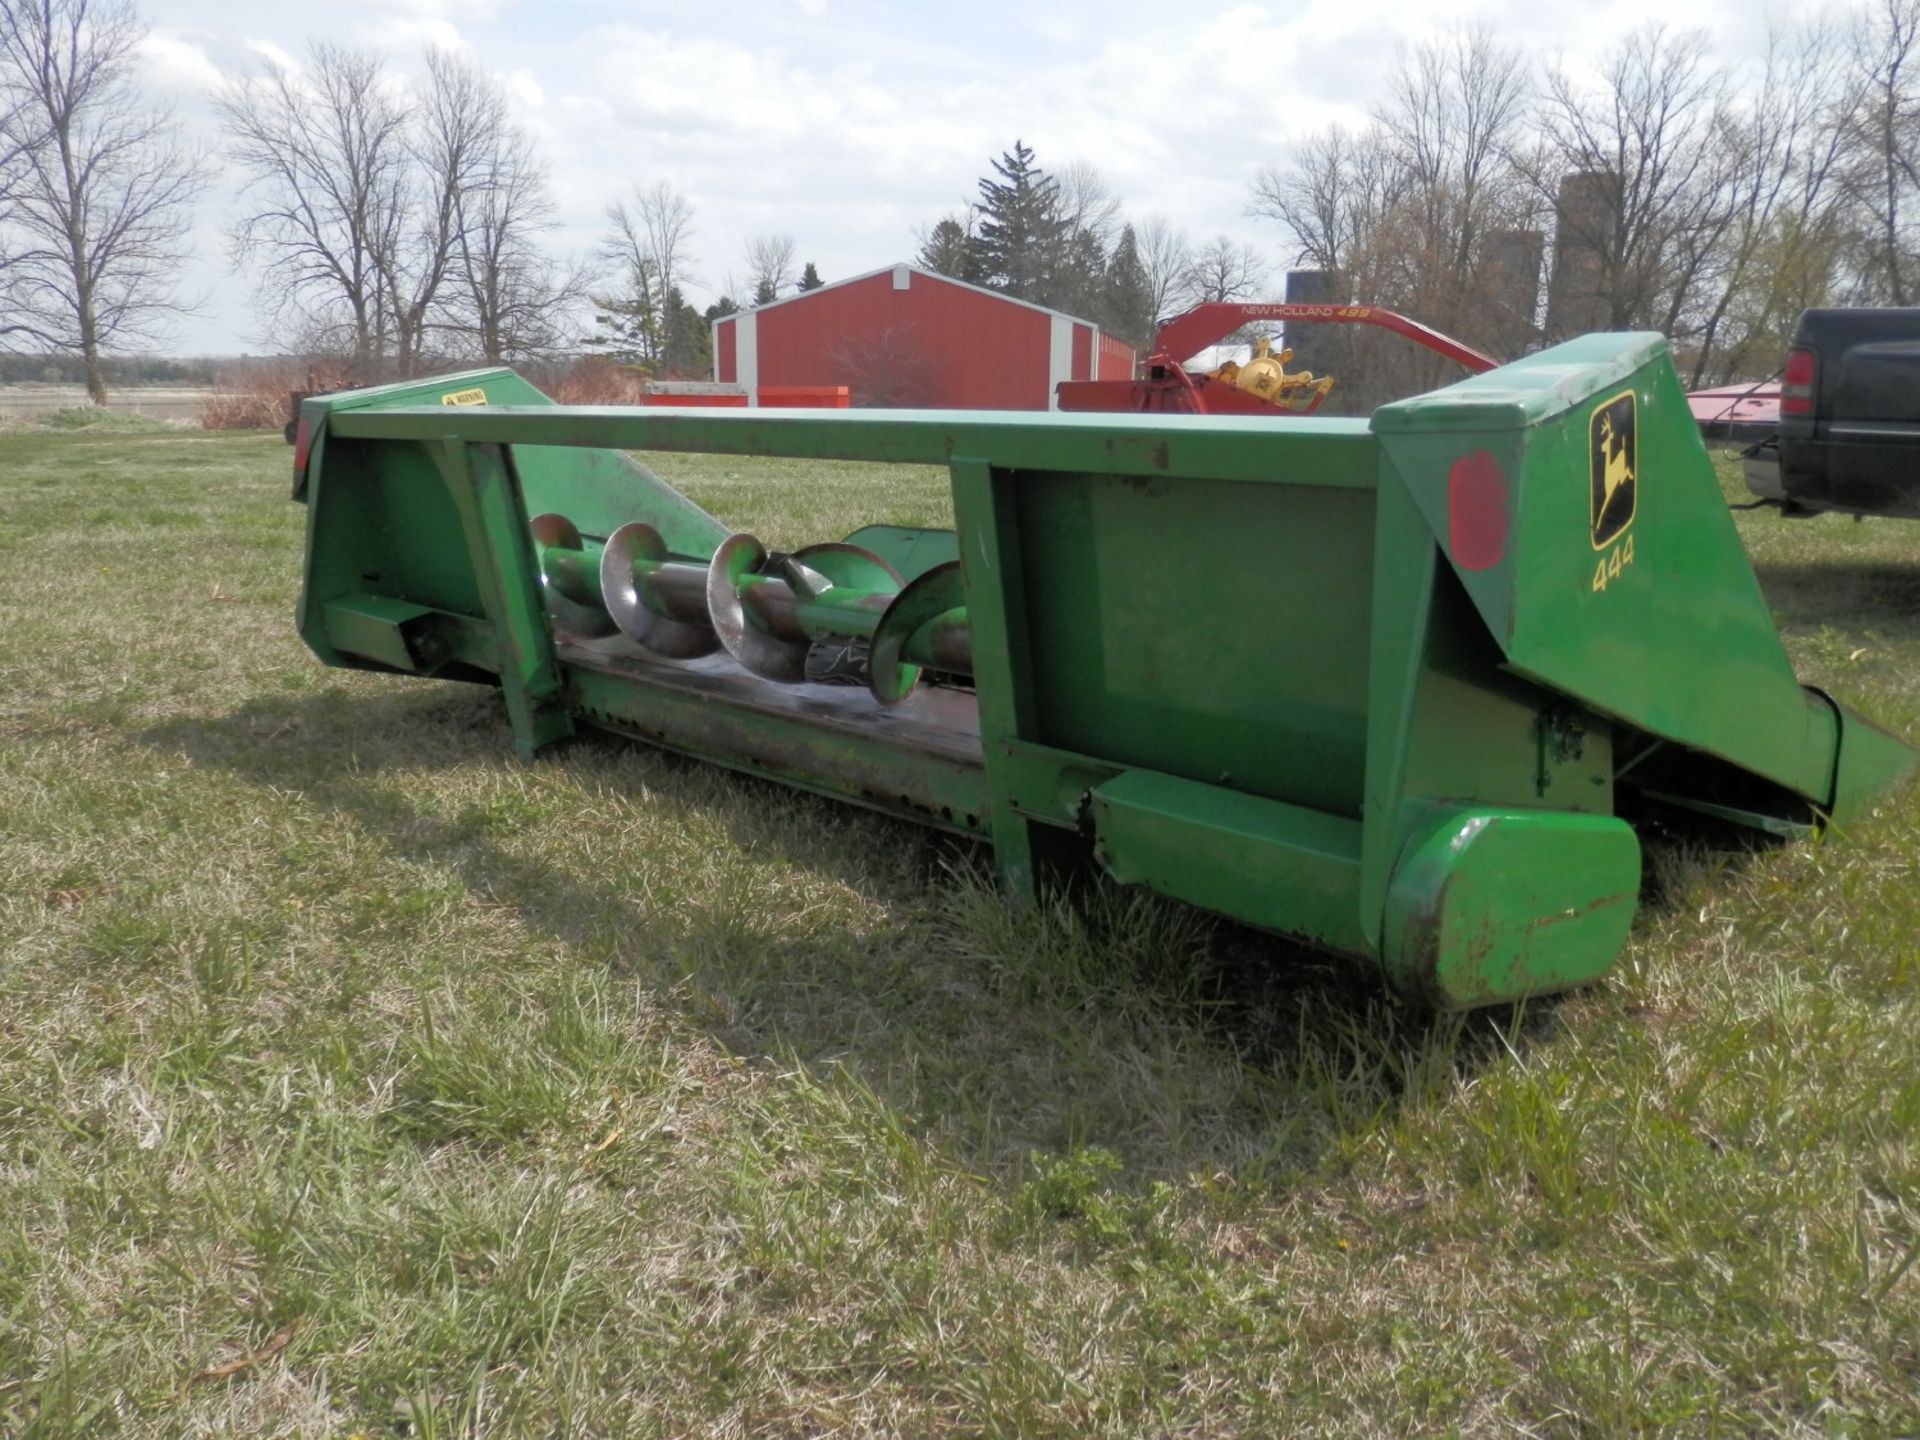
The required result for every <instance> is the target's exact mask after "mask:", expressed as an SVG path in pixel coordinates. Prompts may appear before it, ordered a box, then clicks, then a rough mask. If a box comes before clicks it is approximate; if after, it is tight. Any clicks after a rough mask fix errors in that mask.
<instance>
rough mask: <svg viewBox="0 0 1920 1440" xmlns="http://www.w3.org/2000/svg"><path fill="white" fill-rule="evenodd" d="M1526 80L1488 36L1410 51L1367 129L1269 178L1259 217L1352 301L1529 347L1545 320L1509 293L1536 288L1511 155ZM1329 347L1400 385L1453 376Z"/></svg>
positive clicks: (1316, 146) (1456, 36) (1339, 136)
mask: <svg viewBox="0 0 1920 1440" xmlns="http://www.w3.org/2000/svg"><path fill="white" fill-rule="evenodd" d="M1523 74H1524V72H1523V67H1522V65H1521V57H1520V55H1519V52H1518V51H1516V50H1513V49H1511V48H1509V47H1506V46H1504V45H1501V44H1500V43H1499V42H1497V41H1496V40H1495V39H1494V37H1493V36H1492V34H1491V32H1489V31H1487V30H1486V29H1484V28H1472V29H1465V30H1458V31H1455V32H1452V33H1451V34H1448V35H1445V36H1443V37H1441V38H1440V39H1438V40H1435V41H1432V42H1429V43H1427V44H1424V45H1422V46H1420V47H1418V48H1417V49H1415V50H1413V51H1412V52H1410V53H1407V54H1403V55H1402V56H1401V58H1400V60H1399V62H1398V63H1397V64H1396V65H1395V67H1394V68H1393V70H1392V71H1391V72H1390V73H1389V75H1388V82H1387V93H1386V95H1385V97H1384V98H1383V100H1382V102H1381V103H1380V105H1379V106H1378V107H1377V108H1376V109H1375V111H1374V114H1373V118H1372V120H1371V122H1370V123H1369V124H1368V126H1367V127H1366V128H1365V129H1363V130H1360V131H1357V132H1356V131H1350V130H1346V129H1342V128H1339V127H1335V128H1333V129H1329V130H1325V131H1322V132H1321V133H1319V134H1317V135H1314V136H1312V137H1310V138H1309V139H1308V140H1307V141H1306V142H1305V143H1304V144H1302V145H1301V146H1300V148H1299V149H1298V151H1296V153H1295V154H1294V156H1293V157H1292V160H1291V162H1290V163H1289V164H1287V165H1285V166H1269V167H1267V168H1266V169H1264V170H1262V171H1261V172H1260V173H1259V175H1258V176H1257V177H1256V178H1255V181H1254V187H1253V197H1252V205H1251V207H1250V208H1251V210H1252V213H1254V214H1256V215H1263V216H1267V217H1269V218H1272V219H1275V220H1278V221H1279V222H1280V223H1281V225H1283V226H1284V227H1285V228H1286V229H1287V230H1288V231H1289V232H1290V233H1291V235H1292V237H1293V241H1294V244H1295V246H1296V247H1297V248H1296V252H1295V253H1296V254H1297V255H1298V257H1299V258H1300V259H1301V260H1304V261H1306V262H1307V263H1308V264H1310V265H1312V266H1313V267H1315V268H1318V269H1322V270H1330V271H1334V272H1337V273H1338V274H1340V275H1341V276H1342V277H1343V284H1344V285H1345V287H1346V288H1347V289H1348V291H1349V293H1351V294H1353V295H1355V296H1357V297H1361V298H1364V299H1365V300H1367V301H1368V302H1371V303H1375V304H1382V305H1391V306H1394V307H1396V308H1398V309H1403V310H1406V311H1408V312H1410V313H1412V314H1414V315H1416V316H1418V317H1420V318H1421V319H1424V320H1426V321H1428V322H1429V323H1431V324H1435V325H1438V326H1441V327H1442V328H1444V329H1447V330H1450V331H1453V332H1455V333H1458V334H1461V335H1462V336H1464V337H1465V338H1468V339H1471V340H1476V341H1478V342H1479V343H1481V344H1483V345H1487V346H1489V347H1490V348H1494V349H1504V350H1512V349H1515V348H1518V344H1519V343H1523V342H1524V339H1525V337H1526V336H1527V335H1528V334H1530V333H1531V329H1532V325H1533V312H1534V305H1533V302H1532V298H1531V296H1521V297H1513V296H1510V295H1509V294H1508V293H1507V292H1508V291H1509V290H1512V289H1514V288H1515V287H1516V284H1517V285H1518V287H1519V288H1521V289H1522V290H1524V288H1525V276H1524V274H1522V275H1518V276H1516V275H1515V274H1514V272H1515V270H1516V269H1519V270H1524V268H1525V267H1524V265H1520V266H1516V265H1515V263H1514V261H1515V258H1516V256H1518V255H1522V254H1524V251H1525V248H1526V242H1525V240H1524V238H1521V237H1522V232H1524V231H1525V229H1526V227H1527V224H1528V222H1529V220H1530V218H1531V213H1532V209H1533V203H1534V202H1533V199H1532V196H1531V194H1530V192H1529V191H1528V189H1527V187H1526V186H1525V184H1524V183H1523V181H1522V179H1521V177H1520V176H1519V175H1518V174H1517V173H1516V172H1515V170H1514V167H1513V166H1512V164H1511V162H1510V161H1509V159H1508V155H1509V153H1510V151H1511V150H1512V148H1513V146H1514V144H1515V141H1516V138H1517V135H1518V132H1519V129H1520V124H1521V117H1522V115H1523V113H1524V109H1525V105H1526V101H1527V90H1526V87H1525V84H1524V80H1523ZM1516 242H1517V243H1518V246H1519V248H1518V249H1516ZM1324 338H1325V339H1326V341H1327V343H1328V344H1332V345H1335V346H1336V348H1342V349H1345V350H1351V351H1352V352H1353V356H1352V358H1355V359H1359V360H1362V361H1363V362H1364V363H1365V365H1366V367H1367V368H1368V369H1369V371H1370V372H1372V373H1375V374H1377V375H1379V376H1380V377H1381V378H1382V379H1383V381H1389V382H1390V385H1391V387H1392V388H1398V387H1401V386H1403V385H1408V384H1418V383H1425V382H1428V381H1431V382H1433V383H1438V381H1439V380H1440V379H1442V378H1444V376H1443V373H1442V372H1441V371H1439V370H1437V369H1435V370H1433V371H1432V373H1431V374H1429V373H1428V371H1427V369H1423V368H1421V367H1420V366H1419V365H1418V364H1416V363H1415V362H1417V361H1418V359H1419V357H1414V356H1408V355H1398V356H1396V355H1395V353H1394V350H1393V349H1392V348H1391V347H1382V346H1377V345H1374V344H1372V343H1370V341H1368V340H1364V339H1359V338H1357V337H1324ZM1349 342H1351V343H1349ZM1322 348H1324V347H1323V346H1322V345H1321V344H1320V343H1319V341H1318V340H1316V349H1317V350H1318V349H1322ZM1342 363H1348V362H1346V361H1343V362H1342ZM1409 367H1411V368H1409ZM1389 371H1392V372H1394V373H1392V374H1391V375H1389V374H1388V372H1389ZM1344 393H1348V394H1350V393H1351V391H1348V392H1344Z"/></svg>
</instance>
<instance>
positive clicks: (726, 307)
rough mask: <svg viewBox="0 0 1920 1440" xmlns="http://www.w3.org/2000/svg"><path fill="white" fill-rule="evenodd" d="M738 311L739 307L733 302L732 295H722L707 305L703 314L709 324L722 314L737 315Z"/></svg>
mask: <svg viewBox="0 0 1920 1440" xmlns="http://www.w3.org/2000/svg"><path fill="white" fill-rule="evenodd" d="M739 312H740V307H739V306H738V305H737V304H735V303H734V299H733V297H732V296H731V295H722V296H721V297H720V298H719V299H718V300H716V301H714V302H713V303H712V304H711V305H709V306H707V308H706V311H705V314H706V317H707V323H708V324H709V325H711V324H712V323H713V322H714V321H716V320H718V319H719V318H720V317H721V316H723V315H737V314H738V313H739Z"/></svg>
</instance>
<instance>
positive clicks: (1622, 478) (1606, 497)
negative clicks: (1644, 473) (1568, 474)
mask: <svg viewBox="0 0 1920 1440" xmlns="http://www.w3.org/2000/svg"><path fill="white" fill-rule="evenodd" d="M1600 454H1601V456H1602V457H1603V460H1602V465H1601V471H1600V509H1601V512H1602V513H1603V514H1604V513H1605V511H1606V509H1607V507H1608V506H1609V505H1611V504H1613V497H1614V492H1615V491H1617V490H1619V488H1620V487H1621V486H1622V485H1625V484H1627V483H1629V482H1630V481H1631V480H1632V479H1633V463H1632V461H1630V460H1629V459H1628V458H1627V444H1626V437H1625V436H1622V435H1616V434H1614V433H1613V416H1612V415H1611V414H1609V413H1608V412H1606V411H1602V412H1601V414H1600Z"/></svg>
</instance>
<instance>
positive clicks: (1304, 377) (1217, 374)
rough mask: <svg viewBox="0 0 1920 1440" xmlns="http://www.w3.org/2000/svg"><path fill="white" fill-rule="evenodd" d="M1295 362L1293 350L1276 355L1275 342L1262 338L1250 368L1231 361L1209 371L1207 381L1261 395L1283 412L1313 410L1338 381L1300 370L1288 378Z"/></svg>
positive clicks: (1256, 342) (1328, 376) (1257, 343)
mask: <svg viewBox="0 0 1920 1440" xmlns="http://www.w3.org/2000/svg"><path fill="white" fill-rule="evenodd" d="M1292 358H1293V351H1292V350H1291V349H1287V350H1282V351H1281V352H1280V353H1279V354H1278V355H1275V354H1274V353H1273V342H1272V341H1271V340H1270V339H1268V338H1267V337H1266V336H1265V335H1262V336H1261V337H1260V338H1259V339H1258V340H1256V341H1255V342H1254V347H1253V356H1252V358H1251V359H1249V360H1248V361H1247V363H1246V364H1244V365H1242V364H1240V363H1239V362H1237V361H1233V360H1229V361H1228V362H1227V363H1226V364H1224V365H1222V366H1221V367H1220V368H1219V369H1217V370H1211V371H1208V372H1207V378H1208V379H1210V380H1218V381H1220V382H1222V383H1223V384H1227V385H1231V386H1233V387H1234V388H1235V389H1237V390H1245V391H1247V392H1248V393H1249V394H1252V395H1258V396H1259V397H1260V398H1261V399H1262V400H1265V401H1266V402H1267V403H1268V404H1270V405H1277V406H1279V407H1280V408H1281V409H1282V410H1308V409H1312V408H1313V407H1315V406H1317V405H1318V404H1319V403H1320V402H1321V401H1322V400H1324V399H1325V398H1326V396H1327V392H1328V391H1330V390H1332V389H1333V386H1334V377H1333V376H1331V375H1322V376H1319V377H1317V378H1316V377H1315V375H1314V373H1313V372H1312V371H1311V370H1296V371H1294V372H1293V373H1292V374H1288V373H1287V361H1289V360H1291V359H1292Z"/></svg>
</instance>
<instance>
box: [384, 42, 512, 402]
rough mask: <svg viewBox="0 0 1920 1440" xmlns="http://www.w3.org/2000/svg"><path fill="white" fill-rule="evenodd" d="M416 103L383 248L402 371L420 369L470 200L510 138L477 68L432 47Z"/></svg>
mask: <svg viewBox="0 0 1920 1440" xmlns="http://www.w3.org/2000/svg"><path fill="white" fill-rule="evenodd" d="M426 61H427V78H426V84H425V86H424V87H423V90H422V92H421V94H420V95H419V96H417V97H416V99H415V102H414V115H415V120H414V123H413V125H412V126H411V127H410V131H409V134H408V146H407V149H408V158H409V160H410V162H411V163H410V164H409V165H408V166H407V169H406V171H405V180H404V181H403V184H402V188H401V203H400V207H399V214H398V217H397V219H398V224H397V225H395V227H394V229H393V231H392V233H391V235H390V236H389V237H388V238H387V240H386V242H385V243H383V244H381V245H380V246H379V247H378V248H377V249H376V251H375V256H376V263H377V264H378V265H379V267H380V270H381V276H382V278H381V284H380V293H381V294H382V296H384V298H385V300H386V303H387V306H388V310H389V317H390V318H389V321H388V327H387V328H388V330H389V332H390V333H391V334H392V336H393V340H394V351H395V362H396V364H397V366H398V369H399V373H400V374H402V375H413V374H416V373H418V371H419V369H420V365H421V362H422V358H423V351H424V350H425V345H426V335H427V327H428V324H429V321H430V320H431V318H432V317H433V315H434V312H435V307H436V305H437V303H438V302H439V301H440V298H441V287H442V286H444V285H446V284H447V282H448V280H449V278H450V277H451V276H452V274H453V270H454V266H455V264H456V263H457V262H458V260H459V258H460V254H461V251H462V249H463V244H464V241H465V239H466V237H465V236H464V235H463V234H462V231H461V227H462V224H463V223H464V221H465V219H466V218H467V213H468V206H467V204H466V202H467V200H468V199H469V198H470V197H472V196H473V195H475V194H477V193H479V192H480V191H481V190H482V189H483V188H484V187H485V185H486V182H487V179H488V177H489V172H490V170H491V169H492V167H493V166H494V165H495V163H496V162H497V161H498V159H499V158H500V153H501V147H502V146H503V145H504V144H506V143H507V133H506V131H507V104H506V97H505V95H504V94H503V93H502V91H501V89H500V87H499V86H498V85H497V84H495V83H494V82H493V81H491V80H489V79H488V78H487V76H486V75H485V74H484V73H483V72H482V71H480V70H479V69H478V68H477V67H476V66H474V65H472V64H470V63H469V62H467V61H464V60H462V59H460V58H459V57H458V56H455V55H453V54H451V53H450V52H448V51H445V50H439V49H433V48H429V49H428V51H427V54H426Z"/></svg>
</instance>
